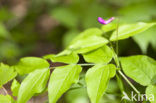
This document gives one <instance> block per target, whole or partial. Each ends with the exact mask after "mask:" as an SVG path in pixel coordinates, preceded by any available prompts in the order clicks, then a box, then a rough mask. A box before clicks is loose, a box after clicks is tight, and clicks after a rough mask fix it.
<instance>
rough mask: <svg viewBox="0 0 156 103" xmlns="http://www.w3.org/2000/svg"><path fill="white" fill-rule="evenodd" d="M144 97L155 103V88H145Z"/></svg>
mask: <svg viewBox="0 0 156 103" xmlns="http://www.w3.org/2000/svg"><path fill="white" fill-rule="evenodd" d="M146 96H147V99H148V100H149V101H150V102H151V103H156V86H154V85H149V86H148V87H147V88H146Z"/></svg>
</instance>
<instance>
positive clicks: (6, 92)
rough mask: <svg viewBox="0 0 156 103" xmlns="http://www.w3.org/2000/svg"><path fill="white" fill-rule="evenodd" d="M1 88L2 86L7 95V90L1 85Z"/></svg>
mask: <svg viewBox="0 0 156 103" xmlns="http://www.w3.org/2000/svg"><path fill="white" fill-rule="evenodd" d="M2 88H3V90H4V92H5V94H7V95H9V94H8V91H7V90H6V89H5V88H4V87H3V86H2Z"/></svg>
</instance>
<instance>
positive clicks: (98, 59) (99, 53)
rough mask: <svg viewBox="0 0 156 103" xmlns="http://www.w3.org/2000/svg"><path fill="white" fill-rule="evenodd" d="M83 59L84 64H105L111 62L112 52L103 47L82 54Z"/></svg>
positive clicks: (105, 46)
mask: <svg viewBox="0 0 156 103" xmlns="http://www.w3.org/2000/svg"><path fill="white" fill-rule="evenodd" d="M83 57H84V59H85V61H86V62H91V63H103V64H106V63H109V62H110V61H111V60H112V57H113V52H112V50H111V49H110V48H109V47H108V46H107V45H104V46H103V47H100V48H98V49H96V50H93V51H90V52H87V53H85V54H83Z"/></svg>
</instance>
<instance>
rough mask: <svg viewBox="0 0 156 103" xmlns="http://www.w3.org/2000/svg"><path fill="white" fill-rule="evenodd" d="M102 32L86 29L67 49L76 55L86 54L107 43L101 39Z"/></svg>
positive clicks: (95, 29)
mask: <svg viewBox="0 0 156 103" xmlns="http://www.w3.org/2000/svg"><path fill="white" fill-rule="evenodd" d="M102 34H103V32H102V31H101V30H100V29H98V28H91V29H87V30H85V31H84V32H82V33H80V34H79V35H78V36H77V37H75V39H73V40H72V42H71V43H70V45H69V47H68V49H69V50H74V51H76V52H77V53H86V52H89V51H91V50H94V49H96V48H99V47H101V46H103V45H104V44H107V43H108V40H107V39H105V38H103V37H101V36H102Z"/></svg>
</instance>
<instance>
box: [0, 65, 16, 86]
mask: <svg viewBox="0 0 156 103" xmlns="http://www.w3.org/2000/svg"><path fill="white" fill-rule="evenodd" d="M16 75H17V72H15V70H14V69H13V68H12V67H9V66H8V65H6V64H3V63H1V64H0V87H1V86H2V85H3V84H6V83H7V82H8V81H10V80H12V79H13V78H15V77H16Z"/></svg>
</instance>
